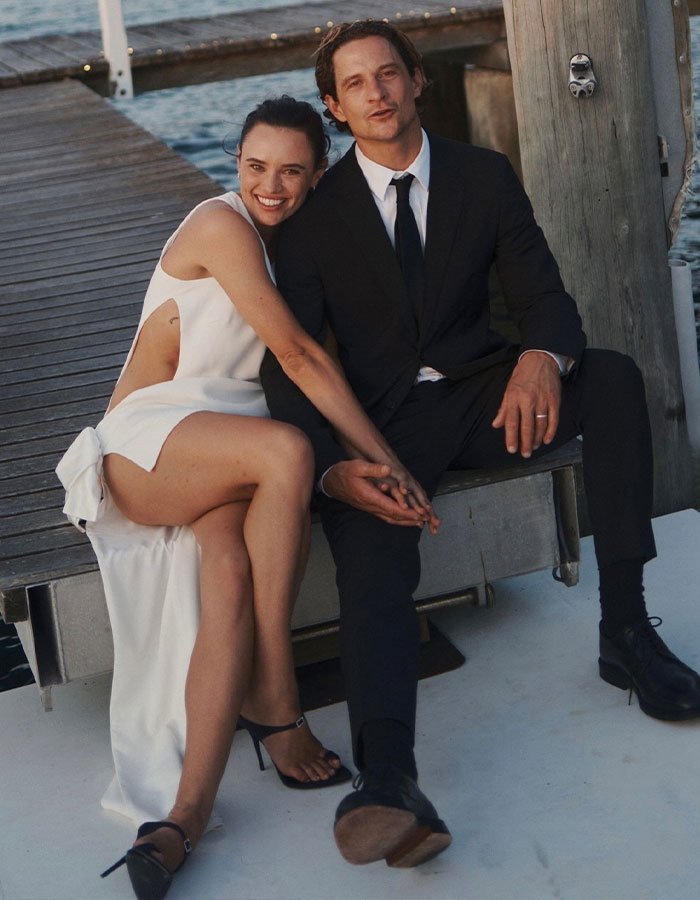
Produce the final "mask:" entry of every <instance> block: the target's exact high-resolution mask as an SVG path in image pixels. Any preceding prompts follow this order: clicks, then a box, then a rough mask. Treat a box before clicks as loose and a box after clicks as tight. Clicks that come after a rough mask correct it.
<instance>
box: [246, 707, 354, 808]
mask: <svg viewBox="0 0 700 900" xmlns="http://www.w3.org/2000/svg"><path fill="white" fill-rule="evenodd" d="M305 723H306V718H305V717H304V716H303V715H301V716H299V718H298V719H297V720H296V722H290V723H289V725H259V724H258V723H257V722H251V721H250V719H246V718H245V717H244V716H239V717H238V727H239V728H245V729H246V731H247V732H248V734H249V735H250V737H251V740H252V741H253V747H254V748H255V752H256V753H257V755H258V763H259V765H260V771H261V772H264V771H265V763H264V762H263V756H262V750H261V749H260V744H261V742H262V741H264V740H265V738H266V737H269V736H270V735H271V734H279V732H280V731H291V729H292V728H301V726H302V725H304V724H305ZM325 758H326V759H340V757H339V756H338V754H337V753H333V751H332V750H327V751H326V756H325ZM270 759H272V757H270ZM272 765H273V766H274V767H275V770H276V771H277V774H278V775H279V779H280V781H281V782H282V784H283V785H284V786H285V787H288V788H299V789H301V790H309V789H311V788H322V787H332V786H333V785H335V784H343V783H344V782H346V781H350V779H351V778H352V772H350V770H349V769H346V768H345V766H340V767H339V768H338V769H336V771H335V772H334V773H333V775H331V777H330V778H327V779H326V780H325V781H324V780H319V781H299V779H298V778H294V777H293V776H292V775H285V774H284V772H280V770H279V769H278V768H277V763H276V762H275V761H274V759H273V760H272Z"/></svg>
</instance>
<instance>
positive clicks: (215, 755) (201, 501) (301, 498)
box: [104, 412, 338, 870]
mask: <svg viewBox="0 0 700 900" xmlns="http://www.w3.org/2000/svg"><path fill="white" fill-rule="evenodd" d="M104 473H105V478H106V480H107V483H108V485H109V488H110V492H111V494H112V496H113V498H114V500H115V502H116V503H117V505H118V506H119V508H120V509H121V511H122V512H123V513H124V514H125V515H126V516H128V517H129V518H131V519H133V520H134V521H137V522H140V523H142V524H163V525H179V524H189V525H191V526H192V528H193V530H194V533H195V536H196V538H197V540H198V542H199V545H200V548H201V570H200V586H201V624H200V627H199V631H198V634H197V639H196V642H195V646H194V649H193V653H192V657H191V660H190V666H189V671H188V676H187V684H186V692H185V700H186V711H187V734H186V746H185V758H184V763H183V771H182V776H181V780H180V784H179V789H178V792H177V797H176V798H175V803H174V806H173V808H172V811H171V813H170V815H169V816H168V819H169V820H170V821H172V822H175V823H177V824H179V825H180V826H181V827H182V828H183V829H184V831H185V833H186V834H187V835H188V836H189V838H190V840H191V841H192V844H193V845H194V844H196V842H197V841H198V840H199V838H200V836H201V834H202V832H203V830H204V828H205V827H206V824H207V822H208V820H209V816H210V813H211V809H212V805H213V802H214V797H215V794H216V791H217V789H218V785H219V782H220V780H221V776H222V774H223V771H224V767H225V765H226V760H227V758H228V754H229V750H230V746H231V740H232V738H233V733H234V730H235V727H236V721H237V718H238V714H239V712H240V711H241V709H242V706H243V704H244V702H246V698H248V699H247V703H248V705H247V706H246V711H247V712H250V714H251V717H253V715H256V716H258V717H259V718H260V719H261V720H262V721H264V722H265V724H286V723H287V722H289V721H290V720H294V719H295V718H297V717H298V716H299V714H300V709H299V701H298V696H297V690H296V682H295V678H294V670H293V664H292V656H291V647H290V640H289V624H290V618H291V610H292V606H293V603H294V599H295V596H296V590H297V587H298V583H299V580H300V577H301V572H302V571H303V564H304V562H305V556H306V552H307V551H306V548H307V545H308V527H309V526H308V503H309V496H310V492H311V483H312V478H313V460H312V453H311V450H310V447H309V445H308V442H307V440H306V438H305V437H304V436H303V435H302V434H301V433H300V432H299V431H297V430H296V429H295V428H293V427H291V426H288V425H285V424H283V423H279V422H273V421H270V420H268V419H257V418H252V417H244V416H228V415H219V414H215V413H208V412H200V413H195V414H193V415H191V416H189V417H188V418H186V419H185V420H184V421H183V422H181V423H180V425H178V426H177V428H175V429H174V430H173V432H172V433H171V435H170V436H169V438H168V440H167V441H166V443H165V444H164V446H163V449H162V451H161V454H160V457H159V459H158V462H157V464H156V466H155V468H154V469H153V471H152V472H146V471H144V470H143V469H141V468H140V467H138V466H137V465H136V464H134V463H132V462H131V461H129V460H127V459H125V458H124V457H121V456H118V455H116V454H110V455H108V456H107V457H106V458H105V461H104ZM275 737H279V738H281V739H282V740H278V741H277V742H273V741H272V740H270V742H269V749H270V750H271V751H272V752H273V753H274V754H275V759H276V762H277V765H278V766H279V767H280V769H281V770H282V771H284V772H285V773H286V774H289V775H292V776H293V777H295V778H298V779H299V780H305V779H309V778H311V779H314V780H315V779H326V778H328V777H329V776H330V775H332V774H333V772H334V770H335V767H336V766H337V765H338V763H337V761H326V760H325V759H324V758H323V756H324V749H323V747H322V746H321V744H320V743H319V742H318V741H316V739H315V738H314V737H313V735H311V732H310V731H309V730H308V727H307V728H304V729H297V730H295V732H293V733H283V734H282V735H279V736H275ZM148 840H149V841H151V842H153V843H155V844H156V845H157V846H158V847H159V848H161V849H162V854H163V859H162V861H163V862H164V864H165V865H166V867H167V868H168V869H170V870H172V869H174V868H175V867H176V865H177V864H178V863H179V862H180V861H181V858H182V841H181V840H180V839H179V837H178V836H177V835H176V833H175V832H172V831H171V830H170V829H160V830H158V831H156V832H154V833H153V834H151V835H149V836H148Z"/></svg>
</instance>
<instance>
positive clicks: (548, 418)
mask: <svg viewBox="0 0 700 900" xmlns="http://www.w3.org/2000/svg"><path fill="white" fill-rule="evenodd" d="M560 403H561V377H560V375H559V366H558V365H557V362H556V360H555V359H553V358H552V357H551V356H549V354H547V353H540V352H538V351H537V350H531V351H529V352H528V353H525V354H524V355H523V357H522V358H521V360H520V362H519V363H518V364H517V366H516V367H515V368H514V369H513V373H512V375H511V376H510V380H509V381H508V385H507V387H506V390H505V393H504V395H503V402H502V403H501V406H500V409H499V410H498V413H497V415H496V418H495V419H494V420H493V422H492V423H491V425H492V426H493V427H494V428H503V427H505V440H506V449H507V450H508V452H509V453H517V452H518V448H519V449H520V455H521V456H523V457H524V458H525V459H528V458H529V457H530V456H531V454H532V451H533V450H537V448H538V447H539V446H540V445H541V444H543V443H544V444H550V443H551V442H552V441H553V440H554V435H555V434H556V433H557V427H558V425H559V406H560Z"/></svg>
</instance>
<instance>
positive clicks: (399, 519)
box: [323, 350, 561, 534]
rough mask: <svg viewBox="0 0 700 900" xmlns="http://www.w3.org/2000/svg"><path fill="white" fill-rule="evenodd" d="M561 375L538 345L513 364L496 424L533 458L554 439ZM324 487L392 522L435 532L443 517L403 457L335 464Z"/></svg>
mask: <svg viewBox="0 0 700 900" xmlns="http://www.w3.org/2000/svg"><path fill="white" fill-rule="evenodd" d="M560 403H561V378H560V374H559V366H558V365H557V362H556V360H555V359H553V358H552V357H551V356H549V354H547V353H542V352H539V351H536V350H533V351H529V352H527V353H525V354H523V356H522V357H521V359H520V361H519V362H518V364H517V365H516V367H515V368H514V369H513V372H512V374H511V377H510V379H509V381H508V384H507V386H506V390H505V392H504V395H503V400H502V402H501V405H500V407H499V410H498V413H497V414H496V418H495V419H494V420H493V422H492V423H491V425H492V427H493V428H503V429H504V437H505V444H506V449H507V451H508V452H509V453H517V452H518V450H520V455H521V456H523V457H524V458H525V459H529V457H530V456H531V455H532V451H533V450H537V449H538V448H539V447H540V446H541V445H542V444H549V443H551V442H552V440H553V439H554V436H555V434H556V432H557V427H558V425H559V407H560ZM323 489H324V490H325V492H326V493H327V494H328V495H329V496H331V497H333V498H334V499H336V500H340V501H341V502H343V503H347V504H349V505H350V506H354V507H355V508H357V509H361V510H363V511H364V512H368V513H371V514H372V515H375V516H378V517H379V518H380V519H382V520H383V521H384V522H388V523H389V524H391V525H402V526H409V527H418V528H423V526H424V525H427V526H428V528H429V530H430V533H431V534H436V532H437V529H438V527H439V525H440V520H439V519H438V518H437V516H436V515H435V512H434V510H433V507H432V505H431V503H430V501H429V499H428V497H427V495H426V493H425V491H424V490H423V488H422V487H421V486H420V484H419V483H418V482H417V481H416V480H415V478H413V476H412V475H411V474H410V473H409V472H408V471H407V470H406V469H405V468H404V467H403V466H402V465H401V464H400V463H398V461H396V462H395V463H394V462H392V464H391V465H389V464H382V463H374V462H367V461H366V460H363V459H348V460H342V461H341V462H338V463H336V464H335V465H334V466H332V467H331V468H330V469H329V470H328V472H327V473H326V475H325V477H324V480H323Z"/></svg>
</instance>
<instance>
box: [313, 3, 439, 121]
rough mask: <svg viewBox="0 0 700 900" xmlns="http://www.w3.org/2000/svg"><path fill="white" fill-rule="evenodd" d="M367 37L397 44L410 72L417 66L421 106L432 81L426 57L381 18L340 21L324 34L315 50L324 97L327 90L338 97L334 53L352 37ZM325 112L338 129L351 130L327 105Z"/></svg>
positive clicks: (319, 80)
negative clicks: (426, 67)
mask: <svg viewBox="0 0 700 900" xmlns="http://www.w3.org/2000/svg"><path fill="white" fill-rule="evenodd" d="M366 37H381V38H384V39H385V40H387V41H389V43H390V44H392V45H393V46H394V47H395V48H396V51H397V53H398V54H399V56H400V57H401V60H402V61H403V64H404V65H405V66H406V68H407V69H408V74H409V75H411V77H413V75H414V74H415V72H416V69H418V71H419V72H420V73H421V75H422V76H423V90H422V91H421V94H420V96H419V97H418V98H417V99H416V105H417V106H419V107H420V103H421V101H422V100H423V98H424V97H425V95H426V92H427V91H428V89H429V88H430V86H431V82H430V81H428V79H427V78H426V75H425V72H424V70H423V59H422V57H421V55H420V53H419V52H418V51H417V50H416V48H415V46H414V44H413V42H412V41H411V40H410V38H408V37H406V35H405V34H404V33H403V31H400V30H399V29H398V28H396V27H395V26H394V25H391V24H390V23H389V22H384V21H383V20H382V19H358V20H357V21H356V22H341V23H340V25H336V26H335V27H334V28H331V30H330V31H329V32H328V33H327V34H326V35H325V36H324V38H323V40H322V41H321V43H320V45H319V48H318V50H317V51H316V86H317V87H318V93H319V96H320V98H321V100H323V101H324V103H325V98H326V96H327V95H328V94H330V96H331V97H333V99H334V100H337V99H338V94H337V92H336V86H335V71H334V69H333V54H334V53H335V51H336V50H337V49H338V48H339V47H342V46H343V44H348V43H350V41H357V40H360V39H361V38H366ZM323 115H324V116H325V117H326V118H327V119H329V120H330V121H331V122H332V123H333V124H334V125H335V127H336V128H337V129H338V131H350V128H349V126H348V124H347V122H340V121H339V120H338V119H336V117H335V116H334V115H333V113H332V112H331V111H330V109H328V108H326V109H325V110H324V111H323Z"/></svg>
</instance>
